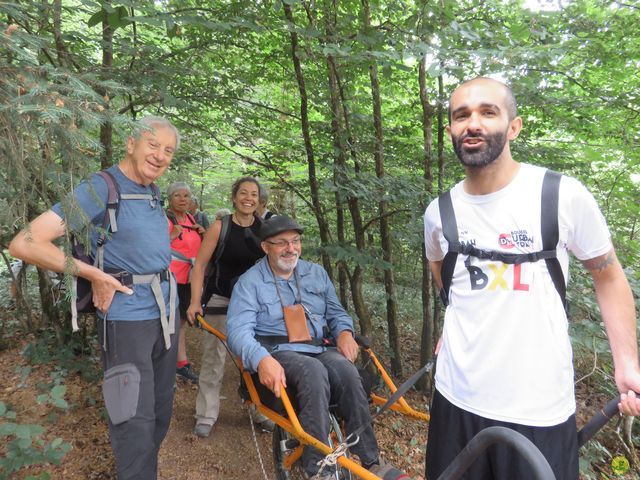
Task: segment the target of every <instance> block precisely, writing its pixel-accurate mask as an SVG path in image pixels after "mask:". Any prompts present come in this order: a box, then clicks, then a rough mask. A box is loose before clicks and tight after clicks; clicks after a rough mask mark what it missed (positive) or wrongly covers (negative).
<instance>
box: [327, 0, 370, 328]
mask: <svg viewBox="0 0 640 480" xmlns="http://www.w3.org/2000/svg"><path fill="white" fill-rule="evenodd" d="M334 22H335V20H334V12H333V11H332V9H331V8H330V7H329V6H328V5H327V4H325V30H326V38H327V41H328V42H332V41H333V37H334V33H333V31H334ZM327 73H328V77H329V92H330V102H331V129H332V134H333V143H334V151H335V152H336V154H335V155H336V158H335V169H334V171H335V172H336V177H335V181H336V186H337V187H338V194H339V195H340V188H339V187H340V186H341V185H346V184H347V183H348V178H347V176H346V151H347V148H346V146H345V145H344V139H345V138H346V135H345V129H344V119H343V118H342V117H341V112H342V111H343V109H342V108H341V102H340V92H339V88H338V85H339V81H338V78H339V77H338V70H337V68H336V64H335V61H334V58H333V56H331V55H327ZM339 201H340V203H342V197H340V200H339ZM347 205H348V207H349V213H350V214H351V223H352V225H353V233H354V237H355V241H356V247H357V248H358V249H359V250H364V249H365V232H364V224H363V221H362V215H361V213H360V205H359V202H358V199H357V198H356V197H355V196H352V195H349V196H348V197H347ZM363 281H364V270H363V268H362V267H361V266H360V265H356V266H355V267H354V270H353V272H352V273H351V275H350V285H351V297H352V299H353V308H354V310H355V311H356V315H357V316H358V320H359V322H360V331H361V333H362V334H363V335H370V334H371V331H372V324H371V315H370V313H369V309H368V308H367V304H366V302H365V300H364V296H363V295H362V285H363Z"/></svg>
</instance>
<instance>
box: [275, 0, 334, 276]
mask: <svg viewBox="0 0 640 480" xmlns="http://www.w3.org/2000/svg"><path fill="white" fill-rule="evenodd" d="M282 6H283V9H284V13H285V16H286V18H287V21H288V22H289V23H290V24H291V26H292V27H293V26H295V22H294V20H293V12H292V11H291V5H289V4H288V3H286V2H284V3H283V4H282ZM289 36H290V38H291V59H292V61H293V68H294V70H295V74H296V81H297V83H298V90H299V92H300V119H301V125H302V137H303V140H304V148H305V151H306V154H307V169H308V176H309V188H310V191H311V203H312V205H313V209H314V214H315V216H316V220H317V222H318V228H319V231H320V232H319V233H320V242H321V244H322V245H327V244H328V243H329V225H328V223H327V220H326V218H325V216H324V213H323V211H322V205H321V204H320V188H319V186H318V178H317V176H316V161H315V156H314V153H313V145H312V143H311V128H310V126H309V107H308V100H307V87H306V85H305V80H304V75H303V73H302V66H301V64H300V58H299V55H298V34H297V33H296V32H295V31H294V30H293V28H292V29H291V31H290V33H289ZM322 264H323V265H324V268H325V270H326V271H327V273H328V274H329V277H330V278H333V268H332V266H331V259H330V258H329V256H328V255H327V254H326V253H323V254H322Z"/></svg>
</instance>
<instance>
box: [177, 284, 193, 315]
mask: <svg viewBox="0 0 640 480" xmlns="http://www.w3.org/2000/svg"><path fill="white" fill-rule="evenodd" d="M178 300H180V305H179V306H178V310H179V311H180V319H181V320H186V319H187V308H189V304H190V303H191V284H190V283H179V284H178Z"/></svg>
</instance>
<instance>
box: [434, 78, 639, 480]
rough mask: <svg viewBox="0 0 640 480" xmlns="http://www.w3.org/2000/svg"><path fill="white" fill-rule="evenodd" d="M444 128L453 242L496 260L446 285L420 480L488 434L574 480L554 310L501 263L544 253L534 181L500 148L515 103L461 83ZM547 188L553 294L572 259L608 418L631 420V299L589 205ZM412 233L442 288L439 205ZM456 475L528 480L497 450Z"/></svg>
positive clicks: (569, 386)
mask: <svg viewBox="0 0 640 480" xmlns="http://www.w3.org/2000/svg"><path fill="white" fill-rule="evenodd" d="M449 122H450V126H449V127H447V132H448V134H449V137H450V138H451V141H452V143H453V147H454V151H455V152H456V155H457V156H458V158H459V160H460V161H461V162H462V164H463V165H464V168H465V179H464V180H463V181H462V182H460V183H459V184H457V185H455V186H454V187H453V188H452V189H451V191H450V199H451V205H452V207H453V212H454V214H455V221H456V225H457V236H458V241H459V242H460V244H461V245H467V246H469V247H472V248H470V249H468V250H465V252H467V251H478V250H484V251H493V252H498V256H497V257H496V256H493V257H492V258H478V257H477V256H474V255H473V254H465V253H459V254H458V255H457V258H456V259H455V264H454V266H453V273H452V275H451V278H450V284H449V283H448V279H446V283H448V286H447V290H448V291H447V296H446V298H447V300H448V306H447V309H446V313H445V321H444V330H443V335H442V339H441V342H439V346H440V348H439V352H438V363H437V370H436V392H435V395H434V399H433V404H432V409H431V423H430V427H429V441H428V443H427V460H426V475H427V478H428V479H429V480H432V479H435V478H437V477H438V476H439V475H440V474H441V473H442V472H443V471H444V469H446V467H447V466H448V465H449V464H450V463H451V462H452V460H453V459H454V458H455V456H456V455H457V454H458V453H459V452H460V450H462V448H464V446H465V445H466V444H467V443H468V442H469V440H471V438H473V436H475V434H477V433H478V432H479V431H481V430H482V429H484V428H487V427H489V426H495V425H498V426H506V427H509V428H512V429H514V430H517V431H519V432H520V433H522V434H523V435H525V436H526V437H527V438H529V439H530V440H531V441H532V442H533V443H534V444H535V445H536V446H537V447H538V448H539V450H540V451H541V452H542V453H543V455H544V456H545V458H546V459H547V461H548V462H549V465H550V466H551V468H552V470H553V471H554V474H555V476H556V478H557V479H565V480H575V479H577V478H578V445H577V435H576V422H575V399H574V390H573V361H572V351H571V343H570V339H569V335H568V321H567V316H566V312H565V305H564V301H563V300H564V299H563V298H561V295H560V294H559V289H558V287H557V285H556V284H555V283H554V280H553V279H552V277H551V275H550V273H549V269H548V264H547V262H546V261H545V260H538V261H527V262H523V263H514V264H509V263H506V262H503V261H501V260H500V258H503V257H500V255H502V254H506V253H510V254H512V253H516V254H528V253H531V252H539V251H542V250H543V243H542V237H543V235H542V232H541V229H542V227H541V215H542V213H541V209H542V207H541V190H542V183H543V179H544V177H545V173H546V169H543V168H541V167H536V166H533V165H528V164H523V163H519V162H516V161H515V160H514V159H513V157H512V156H511V151H510V147H509V144H510V141H511V140H514V139H515V138H516V137H517V136H518V134H519V133H520V129H521V127H522V119H521V118H520V117H518V116H517V112H516V102H515V98H514V96H513V93H512V92H511V90H510V89H509V88H508V87H507V86H506V85H504V84H503V83H501V82H498V81H496V80H492V79H489V78H476V79H474V80H471V81H468V82H465V83H463V84H462V85H461V86H460V87H458V88H457V89H456V90H455V91H454V92H453V94H452V95H451V98H450V104H449ZM559 182H560V183H559V194H558V219H557V222H558V237H559V239H558V243H557V245H556V246H555V250H556V255H557V262H558V264H559V270H561V272H562V277H563V278H562V280H561V281H562V282H564V279H566V278H568V264H569V252H572V253H573V255H574V256H575V257H577V258H578V259H579V260H580V261H581V262H582V263H583V264H584V266H585V267H586V268H587V269H588V270H589V272H590V273H591V275H592V277H593V280H594V286H595V290H596V296H597V299H598V304H599V306H600V310H601V313H602V318H603V320H604V323H605V326H606V330H607V334H608V336H609V343H610V345H611V350H612V353H613V360H614V366H615V379H616V385H617V387H618V390H619V391H620V394H621V402H620V405H619V407H620V411H621V412H623V413H624V414H627V415H638V414H640V398H638V397H636V395H635V393H634V391H636V392H639V391H640V368H639V367H638V350H637V339H636V313H635V305H634V300H633V296H632V293H631V289H630V287H629V284H628V282H627V280H626V278H625V276H624V273H623V270H622V267H621V266H620V263H619V262H618V260H617V258H616V254H615V251H614V248H613V245H612V244H611V239H610V234H609V230H608V228H607V225H606V222H605V220H604V217H603V216H602V214H601V213H600V210H599V208H598V206H597V204H596V201H595V199H594V198H593V196H592V195H591V194H590V193H589V192H588V191H587V189H586V188H585V187H584V186H583V185H582V184H581V183H580V182H578V181H577V180H575V179H572V178H569V177H565V176H562V177H561V178H560V180H559ZM447 218H448V217H447ZM424 222H425V245H426V254H427V257H428V259H429V261H430V263H431V269H432V272H433V274H434V278H435V280H436V283H437V284H438V285H439V286H440V287H441V288H442V286H443V282H442V280H443V277H442V275H441V269H442V265H443V259H444V257H445V255H446V253H447V251H448V249H449V242H448V241H447V240H446V239H445V237H444V234H443V225H442V220H441V216H440V204H439V201H438V200H437V199H436V200H434V201H433V202H432V203H431V204H430V205H429V206H428V208H427V210H426V212H425V216H424ZM552 248H553V247H552ZM476 249H477V250H476ZM496 258H497V259H498V260H496ZM563 288H564V285H563ZM467 475H468V478H470V479H473V480H476V479H503V480H512V479H516V478H517V479H519V480H522V479H527V478H535V477H533V473H532V471H531V468H530V467H529V465H528V463H527V461H526V460H525V459H524V458H523V457H521V456H519V455H518V454H517V453H516V451H515V450H513V449H511V448H510V447H508V446H506V445H505V446H494V447H491V448H490V449H489V450H487V452H486V453H484V454H483V455H482V456H481V457H480V458H479V459H478V460H477V461H476V462H475V463H474V464H473V465H472V466H471V468H470V470H469V471H468V474H467Z"/></svg>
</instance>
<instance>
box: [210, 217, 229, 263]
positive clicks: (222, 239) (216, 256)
mask: <svg viewBox="0 0 640 480" xmlns="http://www.w3.org/2000/svg"><path fill="white" fill-rule="evenodd" d="M220 223H222V226H221V227H220V236H219V237H218V243H217V244H216V249H215V251H214V252H213V258H212V259H211V261H212V262H213V263H215V264H217V263H218V261H219V260H220V257H222V254H223V252H224V247H225V245H226V243H227V237H228V236H229V232H230V231H231V215H225V216H224V217H222V218H221V219H220Z"/></svg>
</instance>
